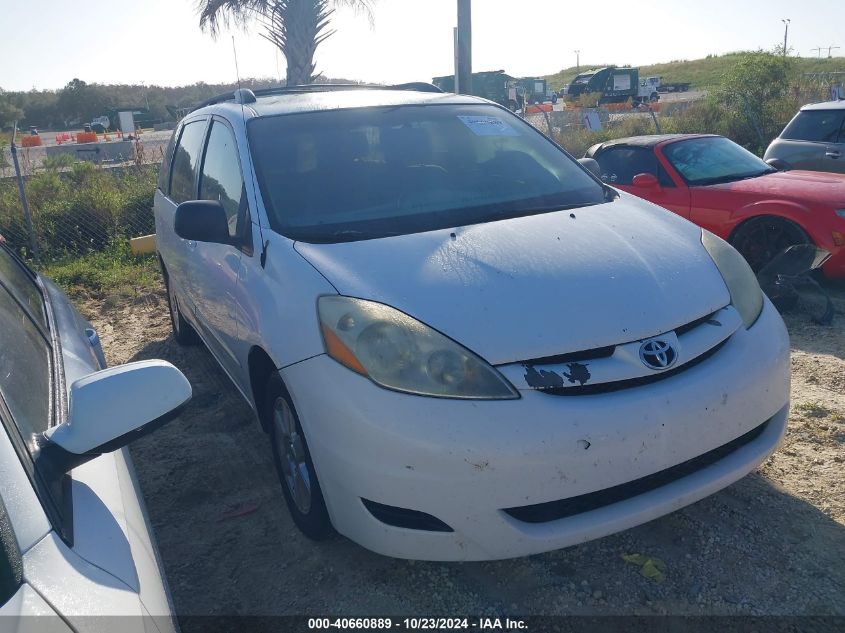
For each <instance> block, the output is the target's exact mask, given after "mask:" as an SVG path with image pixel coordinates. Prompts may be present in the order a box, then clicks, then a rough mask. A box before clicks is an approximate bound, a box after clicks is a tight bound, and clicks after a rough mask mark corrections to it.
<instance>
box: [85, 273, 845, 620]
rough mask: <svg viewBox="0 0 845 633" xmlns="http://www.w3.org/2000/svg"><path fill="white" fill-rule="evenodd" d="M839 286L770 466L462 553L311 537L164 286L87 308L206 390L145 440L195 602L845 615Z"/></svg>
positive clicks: (161, 519)
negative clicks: (488, 555) (640, 516)
mask: <svg viewBox="0 0 845 633" xmlns="http://www.w3.org/2000/svg"><path fill="white" fill-rule="evenodd" d="M831 291H832V292H833V294H834V297H835V304H836V307H837V310H838V313H837V315H836V318H835V321H834V325H833V326H832V327H821V326H816V325H813V324H811V323H810V321H809V319H808V318H807V317H806V316H803V315H797V314H796V315H787V316H786V317H785V318H786V321H787V325H788V327H789V330H790V334H791V338H792V349H793V352H792V366H793V385H792V411H791V415H790V421H789V431H788V434H787V437H786V440H785V442H784V444H783V446H782V448H781V449H780V450H779V451H778V452H777V453H776V454H775V455H773V456H772V457H771V458H770V459H769V460H768V461H766V462H765V463H764V464H763V465H761V467H760V468H759V469H758V471H757V472H756V473H754V474H752V475H750V476H748V477H746V478H745V479H743V480H741V481H740V482H738V483H737V484H735V485H733V486H731V487H729V488H728V489H726V490H724V491H722V492H720V493H718V494H716V495H714V496H712V497H710V498H708V499H705V500H704V501H701V502H699V503H697V504H694V505H692V506H690V507H688V508H685V509H683V510H681V511H678V512H675V513H673V514H671V515H669V516H666V517H663V518H661V519H658V520H655V521H652V522H651V523H649V524H647V525H644V526H641V527H638V528H635V529H632V530H628V531H626V532H623V533H621V534H616V535H613V536H610V537H606V538H603V539H600V540H597V541H593V542H591V543H586V544H584V545H581V546H577V547H572V548H569V549H565V550H561V551H557V552H552V553H549V554H544V555H540V556H532V557H530V558H523V559H516V560H511V561H502V562H493V563H454V564H439V563H421V562H409V561H401V560H393V559H389V558H385V557H382V556H378V555H376V554H373V553H370V552H368V551H366V550H364V549H362V548H360V547H359V546H357V545H355V544H354V543H352V542H350V541H348V540H346V539H345V538H342V537H336V538H334V539H332V540H330V541H329V542H327V543H322V544H314V543H312V542H310V541H308V540H307V539H305V538H304V537H302V536H301V535H300V534H299V532H298V531H297V530H296V528H295V527H294V525H293V523H292V521H291V520H290V517H289V515H288V513H287V509H286V507H285V505H284V501H283V498H282V495H281V489H280V486H279V483H278V480H277V478H276V475H275V472H274V469H273V464H272V458H271V453H270V448H269V443H268V441H267V438H266V436H265V435H264V434H263V433H262V432H261V430H260V429H259V426H258V424H257V423H256V421H255V420H254V418H253V415H252V413H251V411H250V409H249V408H248V407H247V405H246V404H245V403H244V402H243V401H242V400H241V399H240V396H239V395H238V394H237V392H236V391H235V389H234V388H233V387H232V386H231V385H230V384H229V382H228V379H227V378H226V377H225V376H224V375H223V373H222V371H220V370H219V369H218V368H217V366H216V364H215V361H214V360H213V359H212V357H211V356H210V355H209V353H208V352H207V351H206V350H205V349H203V348H202V347H195V348H180V347H179V346H178V345H176V344H175V342H174V341H173V339H172V337H171V336H170V324H169V320H168V316H167V308H166V302H165V298H164V295H163V293H161V292H159V293H154V294H150V295H144V296H140V297H138V298H137V299H136V300H135V301H134V303H133V304H131V305H127V304H126V302H125V301H123V300H121V301H120V302H110V301H108V300H107V301H106V302H96V303H95V302H90V303H88V304H87V305H85V306H84V308H83V310H84V312H86V316H87V317H88V318H89V319H90V320H91V321H92V322H93V323H94V325H95V327H96V328H97V329H98V331H99V333H100V337H101V339H102V340H103V344H104V347H105V351H106V356H107V357H108V360H109V362H110V363H121V362H126V361H129V360H137V359H144V358H155V357H159V358H165V359H167V360H169V361H171V362H173V363H174V364H175V365H176V366H178V367H179V368H180V369H182V371H184V372H185V374H186V375H187V376H188V378H189V379H190V381H191V383H192V384H193V387H194V394H195V395H194V398H193V401H192V402H191V404H190V406H189V409H188V410H187V411H186V412H185V413H184V414H183V415H182V416H181V418H180V419H178V420H176V421H174V422H172V423H171V424H170V425H169V426H167V427H165V428H164V429H162V430H160V431H158V432H157V433H155V434H153V435H151V436H149V437H147V438H145V439H143V440H141V441H139V442H137V443H136V444H135V445H134V446H133V448H132V453H133V455H134V458H135V463H136V467H137V470H138V473H139V478H140V481H141V485H142V488H143V491H144V494H145V497H146V502H147V506H148V508H149V512H150V516H151V519H152V523H153V525H154V528H155V531H156V535H157V538H158V542H159V545H160V548H161V552H162V555H163V558H164V563H165V567H166V571H167V575H168V579H169V582H170V586H171V590H172V593H173V597H174V600H175V604H176V609H177V612H178V613H179V614H180V615H189V614H194V615H198V614H305V613H307V614H325V613H334V614H341V615H373V614H397V615H398V614H426V615H432V614H433V615H437V614H440V615H444V616H448V615H456V614H469V613H473V614H496V615H509V614H521V615H529V614H602V615H603V614H667V613H668V614H708V615H718V614H765V615H787V614H795V615H826V614H837V615H845V566H843V564H842V563H843V559H845V557H843V554H845V483H843V477H842V469H843V459H845V327H843V326H844V325H845V286H838V287H834V288H831ZM116 304H117V305H116ZM634 553H636V554H642V555H644V556H647V557H653V558H658V559H660V560H661V561H663V563H664V564H665V579H664V580H663V581H662V582H656V581H654V580H650V579H648V578H646V577H644V576H643V575H641V574H640V573H639V567H638V566H636V565H633V564H630V563H627V562H625V560H623V558H622V556H623V555H626V554H634ZM187 628H190V624H189V625H188V627H187Z"/></svg>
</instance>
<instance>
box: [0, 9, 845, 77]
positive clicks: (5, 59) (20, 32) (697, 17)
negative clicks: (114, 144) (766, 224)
mask: <svg viewBox="0 0 845 633" xmlns="http://www.w3.org/2000/svg"><path fill="white" fill-rule="evenodd" d="M196 1H197V0H140V1H139V0H26V1H22V0H0V33H2V36H1V37H0V88H3V89H5V90H29V89H32V88H37V89H56V88H61V87H62V86H64V85H65V84H67V83H68V82H69V81H70V80H71V79H73V78H75V77H78V78H79V79H82V80H84V81H86V82H89V83H142V82H143V83H146V84H147V85H151V84H157V85H164V86H175V85H184V84H191V83H195V82H198V81H205V82H208V83H212V82H230V81H234V79H235V64H234V59H233V54H232V35H234V37H235V44H236V47H237V55H238V62H239V68H240V75H241V77H284V74H285V66H284V58H283V57H281V56H280V55H279V54H278V53H277V51H276V49H275V47H273V46H272V45H271V44H270V43H269V42H267V41H266V40H264V39H263V38H262V37H261V36H260V35H259V33H260V31H261V29H260V27H259V26H257V25H254V24H253V25H252V27H251V28H249V29H247V30H246V31H244V30H240V29H234V30H231V31H224V32H223V33H222V34H221V35H220V36H218V37H217V39H214V38H212V37H211V36H210V35H208V34H207V33H203V32H202V31H201V30H200V28H199V19H198V17H197V12H196ZM376 2H377V4H376V8H375V14H374V24H373V25H370V23H369V21H368V20H367V19H366V18H364V17H362V16H360V15H356V14H355V13H354V12H352V11H351V10H348V9H341V10H338V12H337V13H336V14H335V16H334V19H333V22H332V26H333V28H335V29H336V30H337V33H336V34H335V35H334V36H332V37H331V38H330V39H329V40H328V41H327V42H326V43H324V44H323V45H321V46H320V48H319V49H318V50H317V56H316V61H317V70H318V71H319V72H322V73H323V74H325V75H326V76H328V77H333V78H344V79H355V80H366V81H373V82H387V83H399V82H405V81H430V80H431V78H432V77H433V76H437V75H446V74H451V73H452V72H453V71H454V57H453V49H452V41H453V40H452V37H453V36H452V29H453V27H454V26H455V25H456V21H457V17H456V15H457V10H456V6H457V3H456V0H376ZM784 18H789V19H790V20H791V24H790V29H789V46H790V47H792V48H794V52H795V54H799V55H801V56H802V57H815V56H817V55H818V53H816V52H815V51H812V49H814V48H816V47H819V46H822V47H825V48H826V47H828V46H842V48H840V49H839V50H834V51H833V54H834V55H835V56H838V55H845V30H843V24H845V1H843V0H706V1H699V0H695V1H692V2H690V1H688V0H673V1H672V0H660V1H659V2H652V1H651V0H636V1H635V2H633V1H631V0H624V1H623V0H602V1H600V2H586V1H584V0H578V1H571V0H475V1H474V2H473V70H476V71H480V70H499V69H503V70H505V71H507V72H508V73H509V74H511V75H514V76H534V75H545V74H551V73H555V72H557V71H559V70H561V69H562V68H567V67H569V66H574V65H575V52H574V51H575V50H580V51H581V55H580V60H581V65H582V66H590V65H591V64H599V63H606V62H607V63H615V64H619V65H622V64H630V65H632V66H640V65H645V64H650V63H657V62H666V61H671V60H675V59H697V58H700V57H705V56H706V55H708V54H721V53H726V52H730V51H736V50H748V49H758V48H764V49H772V48H774V46H776V45H777V44H778V43H782V42H783V35H784V24H783V22H782V19H784ZM824 54H825V55H826V51H825V53H824ZM843 63H845V59H843Z"/></svg>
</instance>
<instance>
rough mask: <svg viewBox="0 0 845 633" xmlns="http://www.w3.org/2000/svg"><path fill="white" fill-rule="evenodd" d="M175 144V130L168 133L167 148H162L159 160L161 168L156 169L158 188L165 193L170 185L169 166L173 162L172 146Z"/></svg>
mask: <svg viewBox="0 0 845 633" xmlns="http://www.w3.org/2000/svg"><path fill="white" fill-rule="evenodd" d="M175 144H176V131H175V130H174V131H173V134H171V135H170V141H168V143H167V149H166V150H164V156H163V157H162V161H161V168H160V169H159V170H158V188H159V189H161V190H162V191H163V192H164V193H167V190H168V189H169V185H170V166H171V165H172V164H173V146H174V145H175Z"/></svg>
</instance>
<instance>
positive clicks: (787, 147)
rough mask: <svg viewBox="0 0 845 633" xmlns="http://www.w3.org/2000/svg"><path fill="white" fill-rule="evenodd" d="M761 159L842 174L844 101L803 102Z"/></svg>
mask: <svg viewBox="0 0 845 633" xmlns="http://www.w3.org/2000/svg"><path fill="white" fill-rule="evenodd" d="M763 159H764V160H767V161H768V160H770V159H776V160H778V161H782V162H784V163H786V166H787V167H788V168H791V169H805V170H809V171H832V172H837V173H840V174H845V101H826V102H824V103H813V104H811V105H805V106H804V107H803V108H801V110H800V111H799V112H798V114H796V115H795V118H793V119H792V121H790V122H789V124H788V125H787V126H786V127H785V128H784V130H783V132H781V133H780V136H779V137H778V138H776V139H775V140H774V141H772V143H771V145H769V148H768V149H767V150H766V154H765V155H764V156H763Z"/></svg>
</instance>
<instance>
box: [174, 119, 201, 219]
mask: <svg viewBox="0 0 845 633" xmlns="http://www.w3.org/2000/svg"><path fill="white" fill-rule="evenodd" d="M205 128H206V122H205V120H201V121H192V122H191V123H188V124H186V125H185V127H183V128H182V135H181V136H180V137H179V144H178V145H177V146H176V151H175V153H174V154H173V175H172V176H171V177H170V197H171V199H172V200H173V201H174V202H176V203H179V202H185V201H186V200H195V199H196V197H197V195H196V182H197V169H198V168H199V162H200V153H201V152H202V141H203V138H204V137H205Z"/></svg>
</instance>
